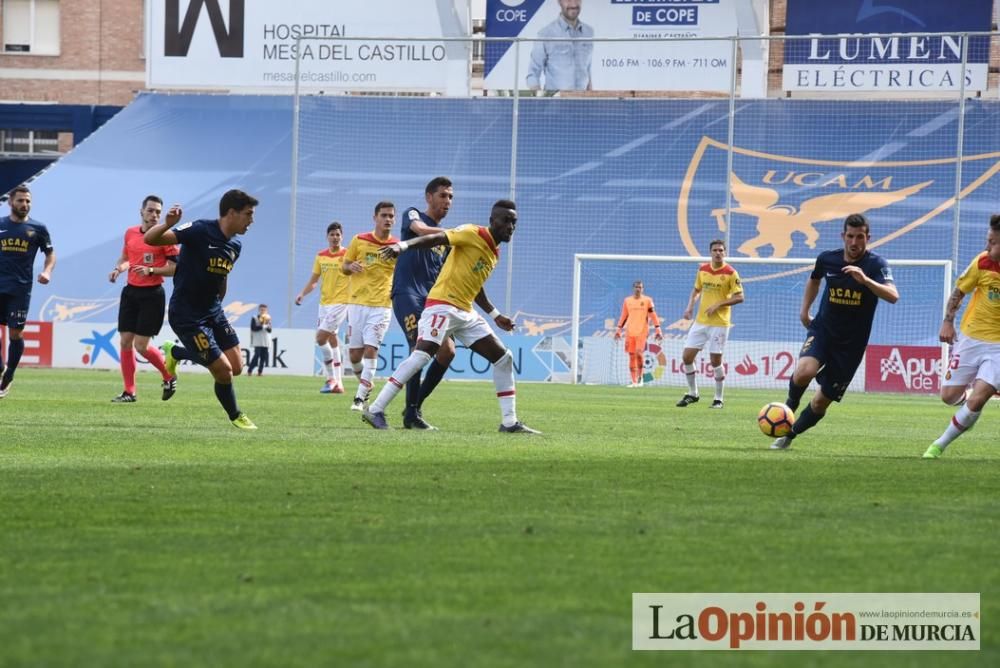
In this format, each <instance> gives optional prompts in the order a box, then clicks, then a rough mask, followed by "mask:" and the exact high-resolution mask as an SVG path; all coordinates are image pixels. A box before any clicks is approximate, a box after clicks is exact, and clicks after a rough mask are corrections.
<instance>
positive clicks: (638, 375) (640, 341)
mask: <svg viewBox="0 0 1000 668" xmlns="http://www.w3.org/2000/svg"><path fill="white" fill-rule="evenodd" d="M632 291H633V292H632V296H631V297H626V298H625V301H624V302H623V303H622V314H621V317H620V318H619V319H618V328H617V329H616V330H615V341H618V340H620V339H621V338H622V328H626V329H625V352H626V353H628V370H629V373H631V376H632V382H631V383H629V385H628V386H629V387H642V367H643V363H644V361H645V357H646V339H648V338H649V322H650V321H652V322H653V327H655V328H656V340H657V341H661V340H663V334H662V333H661V332H660V319H659V318H657V317H656V309H655V307H654V306H653V300H652V299H651V298H650V297H647V296H646V295H644V294H642V281H636V282H635V283H633V284H632Z"/></svg>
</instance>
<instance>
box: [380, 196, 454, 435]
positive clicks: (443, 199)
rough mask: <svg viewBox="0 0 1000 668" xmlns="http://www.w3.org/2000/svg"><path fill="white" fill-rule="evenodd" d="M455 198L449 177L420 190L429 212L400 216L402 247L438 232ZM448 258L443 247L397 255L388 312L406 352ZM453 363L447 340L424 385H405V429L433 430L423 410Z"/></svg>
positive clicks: (414, 380)
mask: <svg viewBox="0 0 1000 668" xmlns="http://www.w3.org/2000/svg"><path fill="white" fill-rule="evenodd" d="M454 196H455V194H454V190H453V189H452V184H451V179H449V178H448V177H447V176H438V177H435V178H433V179H431V180H430V182H429V183H428V184H427V186H426V187H425V188H424V199H425V200H426V201H427V211H419V210H418V209H417V208H416V207H410V208H409V209H407V210H406V211H404V212H403V218H402V223H400V233H399V238H400V239H401V240H402V241H411V240H413V239H417V238H419V237H422V236H426V235H428V234H436V233H438V232H440V231H441V221H442V220H444V218H445V216H447V215H448V210H449V209H451V202H452V199H454ZM446 252H447V248H446V247H444V246H433V247H431V248H421V249H418V250H414V251H411V252H409V253H404V254H403V255H400V256H399V260H398V261H397V262H396V271H395V273H394V274H393V277H392V310H393V312H394V313H395V314H396V322H398V323H399V326H400V327H402V328H403V332H404V333H405V334H406V342H407V343H408V344H409V346H410V352H413V347H414V346H415V345H416V344H417V323H419V322H420V316H421V314H422V313H423V312H424V302H425V301H426V300H427V293H428V292H430V290H431V288H432V287H434V281H436V280H437V277H438V274H440V273H441V267H442V266H443V265H444V258H445V253H446ZM454 357H455V342H454V341H452V340H451V338H448V339H446V340H445V341H444V342H443V344H442V345H441V347H440V348H439V349H438V352H437V355H436V356H435V358H434V361H433V362H431V365H430V366H429V367H428V368H427V373H425V374H424V379H423V383H421V381H420V371H419V370H418V371H417V373H416V374H414V375H413V377H412V378H411V379H410V380H409V381H408V382H407V383H406V409H405V410H404V411H403V426H404V427H405V428H407V429H433V428H434V427H432V426H431V425H429V424H427V422H426V421H425V420H424V417H423V413H422V411H421V406H423V403H424V400H425V399H426V398H427V397H428V396H429V395H430V393H431V392H433V391H434V388H435V387H437V385H438V383H440V382H441V378H443V377H444V373H445V371H447V370H448V365H449V364H451V360H452V359H454Z"/></svg>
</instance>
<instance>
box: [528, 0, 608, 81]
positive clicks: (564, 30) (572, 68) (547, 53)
mask: <svg viewBox="0 0 1000 668" xmlns="http://www.w3.org/2000/svg"><path fill="white" fill-rule="evenodd" d="M581 2H582V0H559V16H558V17H556V20H555V21H553V22H552V23H550V24H548V25H547V26H545V27H544V28H542V29H541V30H539V31H538V37H539V38H540V39H541V40H543V41H538V42H535V45H534V47H533V48H532V49H531V60H530V62H529V64H528V78H527V83H528V88H530V89H531V90H540V89H541V88H542V83H541V79H542V76H543V75H544V77H545V86H544V88H545V90H552V91H556V90H590V89H591V81H590V60H591V58H592V57H593V55H594V43H593V42H592V41H590V39H591V38H592V37H593V36H594V29H593V28H591V27H590V26H589V25H587V24H586V23H584V22H583V21H581V20H580V5H581ZM566 38H568V39H571V40H573V41H548V40H553V39H566Z"/></svg>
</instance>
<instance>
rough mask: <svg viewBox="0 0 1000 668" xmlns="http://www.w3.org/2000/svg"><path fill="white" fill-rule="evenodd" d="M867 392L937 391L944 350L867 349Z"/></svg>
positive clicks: (929, 348)
mask: <svg viewBox="0 0 1000 668" xmlns="http://www.w3.org/2000/svg"><path fill="white" fill-rule="evenodd" d="M865 360H866V361H865V372H866V373H865V381H866V382H865V391H866V392H919V393H927V394H933V393H936V392H937V391H938V388H939V383H940V378H941V369H942V366H941V348H940V347H938V346H868V350H867V352H866V353H865Z"/></svg>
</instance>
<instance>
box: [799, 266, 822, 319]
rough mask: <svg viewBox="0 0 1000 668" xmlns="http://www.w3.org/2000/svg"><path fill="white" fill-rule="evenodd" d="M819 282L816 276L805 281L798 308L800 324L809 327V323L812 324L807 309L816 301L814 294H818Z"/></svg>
mask: <svg viewBox="0 0 1000 668" xmlns="http://www.w3.org/2000/svg"><path fill="white" fill-rule="evenodd" d="M819 283H820V279H818V278H811V277H810V278H809V279H808V280H807V281H806V288H805V291H804V292H803V293H802V307H801V308H800V309H799V321H800V322H802V326H803V327H805V328H806V329H809V325H811V324H812V316H811V315H809V309H810V308H812V305H813V302H814V301H816V296H817V295H818V294H819Z"/></svg>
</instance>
